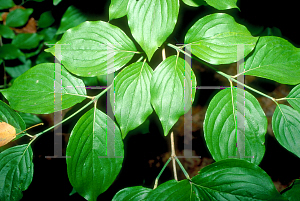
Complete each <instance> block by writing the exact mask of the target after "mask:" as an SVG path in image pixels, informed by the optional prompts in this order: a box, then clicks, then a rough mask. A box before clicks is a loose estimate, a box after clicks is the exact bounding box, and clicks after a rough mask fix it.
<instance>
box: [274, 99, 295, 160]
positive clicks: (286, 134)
mask: <svg viewBox="0 0 300 201" xmlns="http://www.w3.org/2000/svg"><path fill="white" fill-rule="evenodd" d="M272 128H273V131H274V135H275V137H276V139H277V141H278V142H279V143H280V144H281V146H283V147H284V148H286V149H287V150H288V151H290V152H292V153H293V154H295V155H296V156H298V157H299V158H300V149H299V146H300V113H299V112H298V111H297V110H294V109H293V108H291V107H289V106H286V105H283V104H279V105H278V106H277V107H276V109H275V111H274V114H273V117H272Z"/></svg>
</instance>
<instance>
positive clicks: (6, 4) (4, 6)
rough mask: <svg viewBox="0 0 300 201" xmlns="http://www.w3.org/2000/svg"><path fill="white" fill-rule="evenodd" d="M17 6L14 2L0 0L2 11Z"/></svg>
mask: <svg viewBox="0 0 300 201" xmlns="http://www.w3.org/2000/svg"><path fill="white" fill-rule="evenodd" d="M15 5H16V4H15V3H14V2H13V1H12V0H0V10H2V9H7V8H11V7H14V6H15Z"/></svg>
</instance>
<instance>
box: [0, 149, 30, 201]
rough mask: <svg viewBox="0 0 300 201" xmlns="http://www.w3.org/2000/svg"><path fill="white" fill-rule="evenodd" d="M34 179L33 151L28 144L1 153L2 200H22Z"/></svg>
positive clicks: (0, 195) (0, 189)
mask: <svg viewBox="0 0 300 201" xmlns="http://www.w3.org/2000/svg"><path fill="white" fill-rule="evenodd" d="M32 177H33V163H32V149H31V146H28V144H23V145H18V146H14V147H11V148H8V149H6V150H4V151H2V152H1V153H0V181H1V182H0V200H1V201H11V200H20V199H21V198H22V197H23V194H22V191H25V190H26V189H27V188H28V186H29V185H30V183H31V181H32Z"/></svg>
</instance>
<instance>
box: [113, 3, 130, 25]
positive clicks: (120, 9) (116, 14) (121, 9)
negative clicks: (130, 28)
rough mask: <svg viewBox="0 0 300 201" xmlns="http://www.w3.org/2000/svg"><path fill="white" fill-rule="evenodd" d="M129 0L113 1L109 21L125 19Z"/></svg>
mask: <svg viewBox="0 0 300 201" xmlns="http://www.w3.org/2000/svg"><path fill="white" fill-rule="evenodd" d="M128 2H129V0H111V3H110V5H109V20H113V19H117V18H121V17H124V16H125V15H126V14H127V5H128Z"/></svg>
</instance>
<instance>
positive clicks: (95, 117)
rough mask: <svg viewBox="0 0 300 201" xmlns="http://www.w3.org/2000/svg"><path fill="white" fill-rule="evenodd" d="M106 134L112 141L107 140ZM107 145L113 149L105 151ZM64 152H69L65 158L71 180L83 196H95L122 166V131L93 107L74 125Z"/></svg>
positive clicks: (109, 183) (114, 176)
mask: <svg viewBox="0 0 300 201" xmlns="http://www.w3.org/2000/svg"><path fill="white" fill-rule="evenodd" d="M108 125H110V126H108ZM109 138H110V139H111V140H112V142H108V139H109ZM110 143H113V145H114V148H113V147H112V144H110ZM110 148H111V150H112V151H113V152H114V153H111V152H109V151H108V149H110ZM109 153H110V154H112V155H109ZM66 155H67V156H70V157H69V158H67V170H68V177H69V180H70V183H71V184H72V186H73V187H74V189H75V190H76V192H78V193H79V194H80V195H81V196H83V197H84V198H85V199H87V200H96V198H97V196H98V195H99V194H101V193H103V192H104V191H106V190H107V188H108V187H109V186H110V185H111V184H112V183H113V181H114V180H115V179H116V177H117V175H118V173H119V172H120V170H121V167H122V162H123V157H124V148H123V141H122V138H121V132H120V130H119V128H118V126H117V125H116V124H115V123H114V122H113V121H112V120H111V119H110V118H109V117H108V116H107V115H105V114H104V113H103V112H101V111H100V110H98V109H94V108H93V109H91V110H89V111H88V112H87V113H85V114H84V115H83V116H82V117H81V118H80V119H79V121H78V122H77V124H76V125H75V127H74V129H73V131H72V133H71V136H70V139H69V143H68V146H67V151H66Z"/></svg>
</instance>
